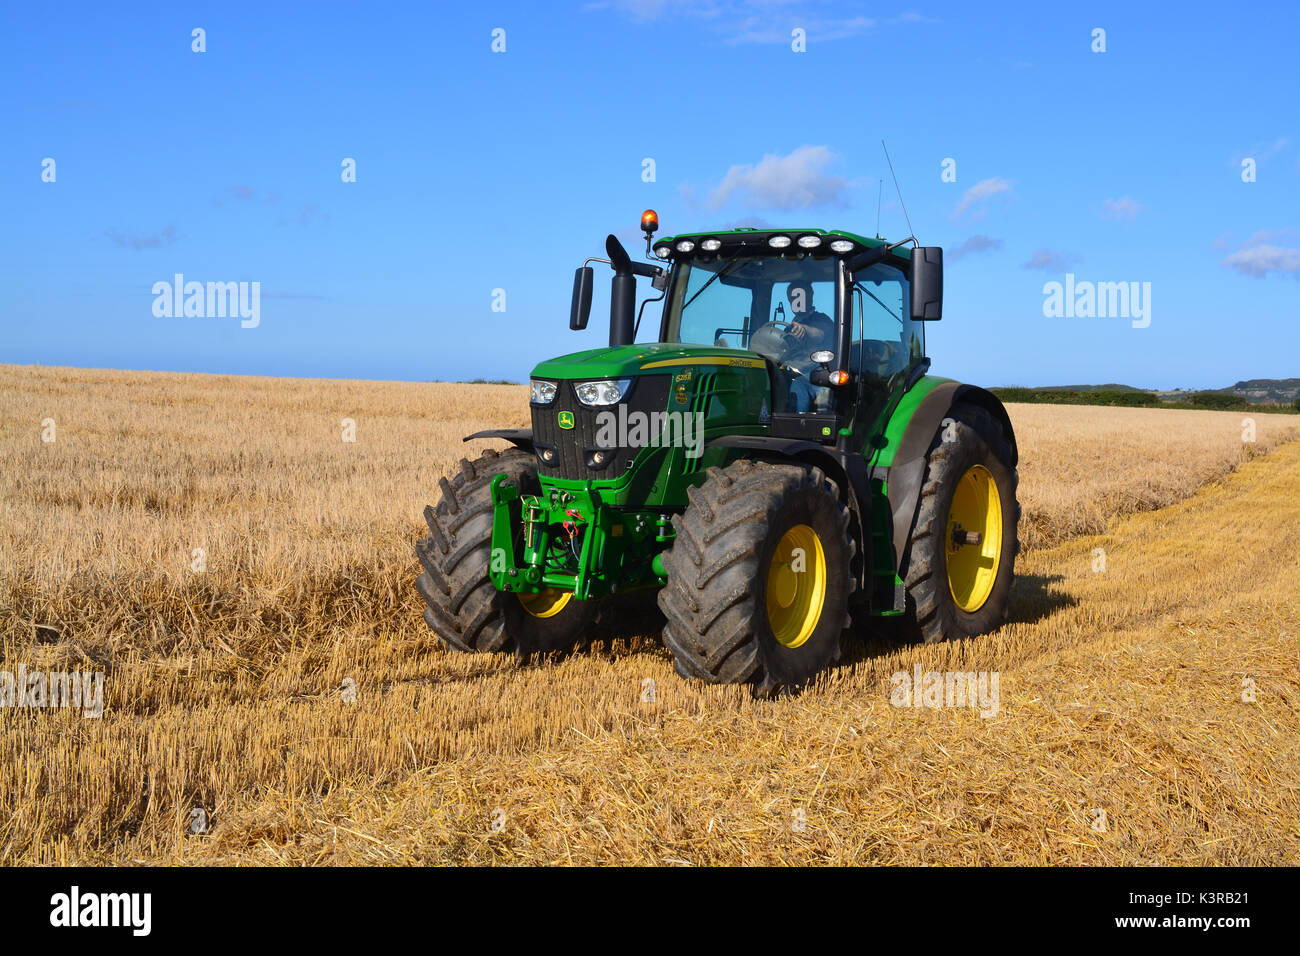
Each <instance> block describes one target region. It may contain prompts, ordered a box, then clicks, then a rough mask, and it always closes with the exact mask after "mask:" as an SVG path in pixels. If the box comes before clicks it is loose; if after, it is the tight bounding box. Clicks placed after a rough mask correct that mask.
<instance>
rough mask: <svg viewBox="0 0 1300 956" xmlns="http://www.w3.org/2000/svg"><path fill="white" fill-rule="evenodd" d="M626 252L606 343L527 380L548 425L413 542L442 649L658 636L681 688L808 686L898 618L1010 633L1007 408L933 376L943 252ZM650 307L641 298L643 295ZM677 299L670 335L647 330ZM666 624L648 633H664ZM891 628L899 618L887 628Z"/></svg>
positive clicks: (470, 475) (537, 424)
mask: <svg viewBox="0 0 1300 956" xmlns="http://www.w3.org/2000/svg"><path fill="white" fill-rule="evenodd" d="M642 228H643V230H644V231H645V234H646V258H647V260H649V261H646V262H640V261H633V259H632V258H631V256H630V255H629V254H628V252H627V251H626V249H625V248H624V247H623V245H622V244H621V243H620V242H619V241H618V239H617V238H615V237H614V236H612V235H611V236H609V237H608V239H607V240H606V251H607V255H608V258H607V259H595V258H592V259H588V260H587V262H586V263H585V264H584V265H583V266H582V267H581V268H579V269H578V270H577V274H576V276H575V278H574V290H573V303H572V307H571V311H570V319H569V325H570V328H573V329H583V328H585V327H586V324H587V319H588V316H589V314H590V311H591V297H592V286H593V270H592V266H591V263H592V262H603V263H607V264H608V265H609V266H610V267H611V269H612V271H613V279H612V285H611V290H610V333H609V347H608V348H600V349H592V350H590V351H585V352H577V353H573V354H570V355H564V356H561V357H559V358H554V359H549V360H547V361H545V362H542V363H541V364H539V365H538V366H537V367H536V368H535V369H534V370H533V373H532V378H531V389H532V392H531V402H530V408H531V413H532V428H530V429H494V430H489V431H481V432H477V433H475V434H473V435H470V436H467V437H466V439H465V440H466V441H468V440H470V439H482V438H498V439H502V440H504V441H505V442H507V443H509V446H510V447H507V448H505V449H504V450H503V451H500V452H497V451H491V450H489V451H487V452H485V453H484V454H483V455H482V457H480V458H478V459H476V460H474V461H469V460H463V461H462V462H461V464H460V470H459V473H458V474H456V475H454V476H453V477H451V478H450V479H448V478H443V479H442V480H441V483H440V484H441V490H442V498H441V501H439V503H438V505H437V507H436V508H435V507H428V508H426V509H425V518H426V520H427V522H428V525H429V535H428V537H427V538H426V539H424V540H423V541H421V542H420V543H419V544H418V545H417V546H416V551H417V554H418V555H419V558H420V562H421V564H422V565H423V573H422V574H421V575H420V577H419V579H418V581H417V587H418V589H419V592H420V594H421V596H422V597H423V598H424V600H425V603H426V604H427V608H426V610H425V619H426V620H427V621H428V623H429V625H430V627H432V628H433V630H434V631H435V632H436V633H437V635H438V637H439V638H440V639H441V640H442V642H443V643H444V644H445V645H446V646H447V647H449V648H452V649H455V650H459V651H480V652H492V651H500V652H506V651H513V652H515V653H517V654H520V655H529V654H533V653H540V652H547V651H552V650H559V649H564V648H567V647H572V646H574V645H576V644H578V643H582V642H585V641H588V640H590V639H591V638H592V636H593V635H596V634H598V633H601V632H602V631H603V632H605V633H619V632H620V631H621V632H622V633H645V632H646V631H645V628H646V627H654V628H659V627H662V634H663V641H664V643H665V644H666V645H667V646H668V648H669V649H670V650H671V652H672V654H673V658H674V661H675V665H676V669H677V671H678V673H679V674H681V675H683V676H685V677H689V678H698V679H700V680H705V681H710V682H750V683H752V684H754V685H755V687H756V688H757V689H758V690H759V691H760V692H764V693H767V692H771V691H773V690H775V689H777V688H781V687H792V686H797V685H799V684H802V683H804V682H806V681H808V680H809V679H810V678H812V677H814V676H815V675H817V674H818V673H820V672H822V671H823V670H825V669H827V668H828V667H829V666H831V665H832V664H833V663H834V662H835V661H836V660H837V659H838V657H839V654H840V648H841V643H842V641H843V640H844V639H845V638H846V636H850V635H852V634H854V633H858V634H861V633H863V632H864V631H865V629H867V628H870V627H871V626H872V624H873V623H876V622H873V619H877V618H879V619H885V618H895V619H897V621H896V624H895V630H898V629H901V630H902V631H903V632H904V633H905V634H908V635H910V636H911V637H912V638H913V639H915V640H922V641H925V642H935V641H940V640H948V639H955V638H962V637H967V636H972V635H976V634H983V633H986V632H988V631H990V630H992V629H994V628H996V627H998V626H999V625H1001V624H1002V622H1003V621H1004V620H1005V619H1006V614H1007V603H1008V595H1009V592H1010V588H1011V582H1012V576H1013V567H1014V561H1015V555H1016V552H1017V550H1018V541H1017V537H1016V528H1017V524H1018V521H1019V517H1020V506H1019V503H1018V502H1017V500H1016V481H1017V477H1016V463H1017V451H1016V439H1015V435H1014V433H1013V431H1012V427H1011V421H1010V419H1009V417H1008V416H1007V412H1006V409H1005V408H1003V406H1002V403H1001V402H1000V401H999V400H998V399H997V398H996V397H995V396H994V395H993V394H992V393H990V392H988V391H986V390H984V389H982V388H978V387H976V386H973V385H963V384H961V383H958V382H955V381H952V380H950V379H944V378H936V377H934V376H931V375H929V374H927V372H928V370H929V367H930V360H929V359H928V358H927V357H926V355H925V323H926V322H930V321H935V320H937V319H939V318H940V315H941V312H942V302H943V251H942V249H940V248H938V247H925V246H920V245H918V244H917V243H916V241H915V239H911V238H909V239H906V240H903V241H902V242H892V243H891V242H886V241H884V240H882V239H879V238H875V239H869V238H866V237H864V236H860V235H856V234H854V233H851V232H844V231H841V230H824V229H749V228H740V229H730V230H723V231H717V232H703V233H691V234H685V235H679V236H674V237H672V238H669V239H665V240H661V241H659V242H655V241H654V238H653V237H654V233H655V231H656V230H657V228H658V220H657V216H655V214H654V212H653V210H647V211H646V213H645V215H644V216H643V217H642ZM638 277H639V278H644V279H648V280H649V281H650V284H651V286H652V288H653V290H654V291H657V292H658V293H659V295H658V297H657V298H647V299H646V300H645V301H644V302H643V303H642V305H641V308H640V310H639V311H638V310H637V308H636V301H637V291H636V285H637V279H638ZM658 302H662V303H663V308H662V316H661V318H660V319H659V328H658V334H657V335H655V336H654V337H653V338H654V340H653V341H638V338H650V337H651V336H650V333H649V332H647V334H646V335H645V336H639V335H638V331H639V329H640V326H641V322H642V319H643V318H644V315H645V312H646V307H647V305H650V304H651V303H658ZM647 622H653V623H649V624H648V623H647ZM879 623H883V622H879Z"/></svg>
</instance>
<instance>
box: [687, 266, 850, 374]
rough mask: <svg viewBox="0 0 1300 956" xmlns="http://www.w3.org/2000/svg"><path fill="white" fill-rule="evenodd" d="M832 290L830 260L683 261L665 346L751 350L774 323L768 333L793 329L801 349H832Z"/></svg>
mask: <svg viewBox="0 0 1300 956" xmlns="http://www.w3.org/2000/svg"><path fill="white" fill-rule="evenodd" d="M835 290H836V260H835V259H832V258H829V257H828V258H822V259H814V258H811V257H808V258H805V259H798V260H793V259H786V258H784V257H782V256H749V257H742V258H734V259H732V258H726V259H721V258H720V259H715V260H713V261H712V262H706V261H700V260H686V261H683V262H681V263H679V264H678V266H677V275H676V276H675V278H674V281H673V285H672V294H671V296H670V297H669V300H668V305H667V317H666V318H667V324H666V326H665V335H664V341H665V342H682V343H689V344H692V345H713V346H717V347H719V348H731V349H749V348H756V343H755V342H754V336H755V333H756V332H758V331H759V330H760V329H761V328H762V327H763V326H765V325H767V324H769V323H772V329H771V330H769V333H767V334H771V332H772V331H774V330H781V331H783V332H787V333H789V332H791V330H792V329H793V331H792V334H793V337H794V338H795V339H797V340H798V341H799V342H800V343H802V344H806V345H807V346H808V348H807V349H805V350H804V351H814V350H816V349H818V348H827V349H832V350H834V348H835V328H834V326H835V323H834V320H833V319H832V316H834V315H835ZM760 341H762V339H760ZM758 350H759V351H762V349H758Z"/></svg>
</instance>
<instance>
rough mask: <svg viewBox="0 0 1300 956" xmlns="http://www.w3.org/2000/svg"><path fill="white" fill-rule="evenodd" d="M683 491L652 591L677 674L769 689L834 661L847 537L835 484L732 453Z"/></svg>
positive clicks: (810, 472) (848, 586)
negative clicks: (660, 578)
mask: <svg viewBox="0 0 1300 956" xmlns="http://www.w3.org/2000/svg"><path fill="white" fill-rule="evenodd" d="M687 496H688V498H689V499H690V504H689V506H688V507H687V508H686V511H685V512H684V513H683V514H681V515H677V516H675V517H674V518H673V527H674V528H675V529H676V531H677V537H676V540H675V542H674V544H673V547H672V550H671V551H669V552H668V553H667V554H666V555H665V557H664V566H665V568H666V569H667V571H668V583H667V585H665V587H664V588H663V589H662V590H661V591H660V593H659V607H660V609H661V610H662V611H663V612H664V616H665V618H666V619H667V620H666V624H665V625H664V631H663V638H664V643H665V644H666V645H667V646H668V648H669V649H670V650H671V651H672V653H673V658H674V664H675V666H676V669H677V672H678V673H679V674H682V675H684V676H688V677H694V678H698V679H700V680H705V681H709V682H710V683H742V682H752V683H753V684H754V685H755V687H756V690H757V692H758V693H759V694H768V693H771V692H773V691H775V690H777V689H778V688H781V687H795V686H798V685H800V684H803V683H805V682H807V681H808V680H810V679H811V678H813V677H814V676H816V675H817V674H819V673H821V672H822V671H824V670H826V669H827V668H828V667H830V666H831V665H832V664H833V663H834V662H835V661H836V660H838V659H839V655H840V638H841V635H842V634H843V631H844V630H845V628H847V627H848V625H849V620H848V600H849V596H850V594H851V593H852V591H853V579H852V576H851V575H850V572H849V565H850V562H851V560H852V557H853V553H854V542H853V540H852V539H851V538H850V536H849V512H848V509H847V508H846V507H845V506H844V504H843V503H842V502H841V501H840V497H839V493H838V490H837V489H836V487H835V484H834V483H833V482H832V481H830V480H828V479H827V478H826V476H825V474H824V473H823V472H822V471H821V470H820V469H817V468H811V467H807V466H803V465H794V464H789V465H787V464H769V463H766V462H753V461H737V462H734V463H732V464H730V465H728V466H727V467H726V468H710V469H709V470H708V478H707V480H706V481H705V482H704V484H702V485H701V486H699V487H698V488H692V489H690V490H689V491H688V492H687Z"/></svg>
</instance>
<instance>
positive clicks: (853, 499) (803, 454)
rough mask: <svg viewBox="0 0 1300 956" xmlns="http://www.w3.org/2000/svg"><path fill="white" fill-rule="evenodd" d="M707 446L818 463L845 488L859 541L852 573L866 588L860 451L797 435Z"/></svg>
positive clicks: (732, 439)
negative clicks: (856, 566) (855, 568)
mask: <svg viewBox="0 0 1300 956" xmlns="http://www.w3.org/2000/svg"><path fill="white" fill-rule="evenodd" d="M707 447H709V448H737V449H740V450H743V451H747V452H751V453H753V454H754V457H764V458H767V459H769V460H774V461H779V460H781V459H788V460H791V461H797V462H800V463H802V464H811V465H817V466H818V467H820V468H821V469H822V471H824V472H826V474H827V475H828V476H829V477H830V478H831V479H832V480H834V482H835V483H836V484H837V485H838V486H839V487H840V488H842V489H843V490H844V496H845V499H846V501H847V504H848V506H849V512H850V515H851V517H852V519H853V523H854V526H855V530H856V532H857V540H858V556H859V557H861V559H862V566H861V569H860V571H859V572H858V573H856V574H855V575H854V576H855V577H856V578H857V581H858V586H859V587H862V588H865V587H866V586H867V584H868V582H869V581H870V580H871V572H872V567H871V558H872V555H871V537H870V534H869V529H870V526H871V522H870V515H871V484H870V482H869V480H868V475H867V462H866V459H865V458H863V457H862V455H861V454H859V453H857V452H852V451H848V450H847V449H845V448H841V447H837V446H832V445H823V444H821V443H819V442H813V441H804V440H803V439H799V438H773V437H769V436H766V435H726V436H723V437H722V438H715V439H713V440H712V441H710V442H709V443H708V445H707Z"/></svg>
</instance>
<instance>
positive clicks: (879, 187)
mask: <svg viewBox="0 0 1300 956" xmlns="http://www.w3.org/2000/svg"><path fill="white" fill-rule="evenodd" d="M884 191H885V181H884V180H883V179H877V180H876V238H877V239H879V238H880V197H881V195H882V194H883V193H884Z"/></svg>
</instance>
